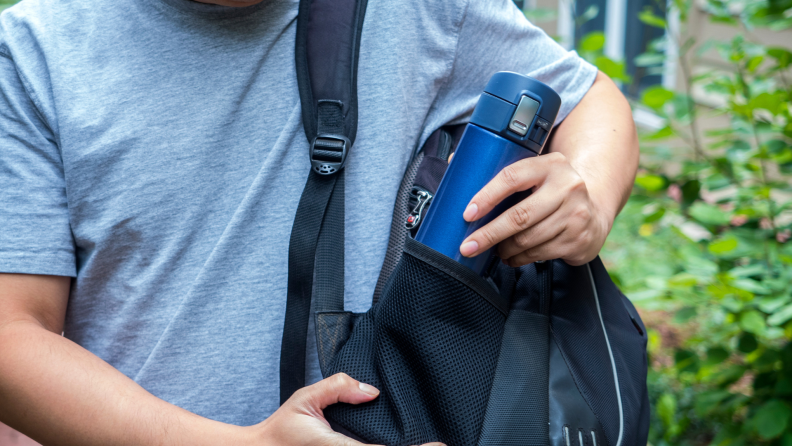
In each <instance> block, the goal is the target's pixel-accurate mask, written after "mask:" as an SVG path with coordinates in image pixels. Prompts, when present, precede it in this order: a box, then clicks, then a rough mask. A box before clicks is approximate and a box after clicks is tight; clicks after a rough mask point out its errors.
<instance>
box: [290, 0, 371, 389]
mask: <svg viewBox="0 0 792 446" xmlns="http://www.w3.org/2000/svg"><path fill="white" fill-rule="evenodd" d="M366 3H367V0H301V1H300V9H299V12H298V17H297V38H296V45H295V65H296V69H297V82H298V86H299V90H300V102H301V106H302V117H303V127H304V129H305V136H306V137H307V138H308V142H309V143H310V149H309V159H310V165H311V169H310V172H309V174H308V180H307V181H306V184H305V188H304V189H303V193H302V196H301V197H300V203H299V205H298V206H297V214H296V216H295V219H294V225H293V226H292V232H291V238H290V240H289V278H288V291H287V299H286V317H285V321H284V329H283V341H282V343H281V363H280V399H281V404H283V402H285V401H286V400H287V399H288V398H289V397H290V396H291V395H292V394H293V393H294V392H296V391H297V390H298V389H300V388H301V387H303V386H305V348H306V340H307V336H308V321H309V318H310V308H311V299H312V294H313V290H314V280H315V281H316V289H317V290H321V292H320V293H317V298H316V300H315V302H314V306H315V307H316V310H317V311H341V310H343V308H344V172H343V168H344V164H345V163H346V160H347V157H348V155H349V151H350V149H351V147H352V144H353V143H354V141H355V134H356V132H357V65H358V54H359V49H360V34H361V31H362V29H363V19H364V17H365V11H366ZM314 273H315V274H314Z"/></svg>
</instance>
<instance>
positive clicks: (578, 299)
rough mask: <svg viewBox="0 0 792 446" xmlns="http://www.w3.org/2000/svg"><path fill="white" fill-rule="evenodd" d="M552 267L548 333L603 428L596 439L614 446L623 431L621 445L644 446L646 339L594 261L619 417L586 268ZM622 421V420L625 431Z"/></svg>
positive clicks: (611, 283)
mask: <svg viewBox="0 0 792 446" xmlns="http://www.w3.org/2000/svg"><path fill="white" fill-rule="evenodd" d="M553 264H554V266H553V282H552V284H553V301H552V312H551V318H550V324H551V329H552V331H553V333H554V334H555V339H556V341H557V343H558V347H559V349H560V351H561V354H562V355H563V357H564V360H565V361H566V363H567V365H568V367H569V371H570V372H571V374H572V377H573V378H574V381H575V384H576V385H577V386H578V389H579V390H580V393H581V395H582V396H583V398H584V399H585V401H586V403H587V404H588V405H589V406H590V407H591V410H592V411H593V412H594V415H595V416H596V417H597V419H598V420H599V423H600V425H601V426H602V430H603V432H602V433H603V437H604V438H598V440H600V441H601V442H602V443H603V444H608V445H611V446H615V445H616V444H617V440H618V439H619V437H620V431H621V434H622V441H621V445H622V446H626V445H633V444H645V442H646V438H647V437H648V421H649V418H648V415H649V413H648V396H647V390H646V367H647V363H646V337H645V335H641V334H639V333H638V331H637V330H636V328H635V327H634V326H633V324H632V320H631V319H630V314H629V313H628V311H627V309H626V308H625V306H624V303H623V302H622V297H621V296H622V295H621V293H620V292H619V290H618V288H616V286H615V285H614V284H613V282H612V281H611V280H610V277H609V276H608V273H607V271H605V268H604V267H603V266H602V262H601V261H600V260H599V258H597V259H595V260H593V261H592V262H591V263H590V265H591V268H592V272H593V274H594V280H595V283H596V286H597V291H598V293H597V294H598V296H599V304H600V309H601V313H602V315H603V322H604V324H605V329H606V330H608V339H609V341H610V342H611V351H612V352H613V356H614V360H615V362H616V368H617V374H618V377H619V382H618V385H619V390H620V395H621V405H622V407H623V413H622V414H620V413H619V401H618V400H617V396H616V392H615V386H616V383H615V382H614V377H613V371H612V368H611V362H610V353H609V351H608V347H607V345H606V342H605V335H604V333H603V331H602V325H601V323H600V321H599V317H598V316H597V315H598V310H597V307H596V303H595V299H594V295H593V291H592V289H591V282H590V279H589V277H588V271H587V266H586V265H583V266H576V267H573V266H569V265H567V264H566V263H564V262H560V261H559V262H553ZM644 333H645V331H644ZM620 416H623V417H624V426H623V429H620V422H619V417H620ZM602 440H604V441H602Z"/></svg>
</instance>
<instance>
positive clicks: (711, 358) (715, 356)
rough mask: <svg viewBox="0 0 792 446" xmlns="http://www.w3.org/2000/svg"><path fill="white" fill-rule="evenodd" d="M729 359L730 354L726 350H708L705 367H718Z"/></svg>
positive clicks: (714, 348)
mask: <svg viewBox="0 0 792 446" xmlns="http://www.w3.org/2000/svg"><path fill="white" fill-rule="evenodd" d="M727 359H729V352H728V351H727V350H726V349H725V348H723V347H721V346H717V347H711V348H709V349H707V360H706V361H705V362H704V365H707V366H713V365H718V364H721V363H722V362H724V361H726V360H727Z"/></svg>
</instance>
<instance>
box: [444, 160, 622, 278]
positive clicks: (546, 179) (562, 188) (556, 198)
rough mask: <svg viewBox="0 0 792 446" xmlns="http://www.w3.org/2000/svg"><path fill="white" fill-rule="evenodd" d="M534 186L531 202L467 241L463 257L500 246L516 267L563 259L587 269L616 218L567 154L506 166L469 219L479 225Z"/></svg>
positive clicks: (507, 260)
mask: <svg viewBox="0 0 792 446" xmlns="http://www.w3.org/2000/svg"><path fill="white" fill-rule="evenodd" d="M532 187H533V188H535V189H534V192H533V194H531V195H530V196H529V197H528V198H526V199H524V200H523V201H521V202H519V203H517V204H516V205H514V206H513V207H512V208H510V209H508V210H507V211H506V212H504V213H503V214H501V215H500V216H498V217H497V218H495V219H494V220H492V221H491V222H490V223H488V224H487V225H485V226H483V227H481V228H479V229H478V230H477V231H476V232H474V233H473V234H471V235H470V236H469V237H467V238H466V239H465V241H464V242H462V245H461V246H460V249H459V251H460V252H461V253H462V255H464V256H466V257H472V256H475V255H478V254H480V253H482V252H484V251H486V250H487V249H489V248H491V247H493V246H495V245H496V244H499V243H500V244H499V246H498V253H499V255H500V257H501V259H503V261H504V263H506V264H507V265H509V266H513V267H516V266H522V265H526V264H528V263H532V262H536V261H538V260H550V259H558V258H560V259H563V260H564V261H566V262H567V263H569V264H570V265H582V264H585V263H587V262H589V261H591V260H592V259H594V257H596V256H597V254H598V253H599V250H600V249H601V248H602V245H603V244H604V243H605V238H606V237H607V236H608V232H610V228H611V226H612V224H613V220H614V218H615V216H616V215H615V212H614V213H609V212H608V211H607V210H605V209H602V207H601V206H598V205H597V203H595V202H594V200H593V199H592V197H591V196H590V194H589V190H588V188H587V187H586V183H585V182H584V181H583V178H582V177H581V176H580V175H579V174H578V173H577V171H575V169H574V168H573V167H572V165H570V163H569V161H568V160H567V158H566V157H565V156H564V155H563V154H561V153H557V152H552V153H549V154H547V155H543V156H538V157H533V158H528V159H524V160H521V161H518V162H516V163H514V164H512V165H510V166H507V167H505V168H504V169H503V170H502V171H501V172H500V173H499V174H498V175H497V176H495V178H493V179H492V180H491V181H490V182H489V183H487V185H486V186H484V187H483V188H482V189H481V190H480V191H479V192H478V193H477V194H476V195H475V196H474V197H473V199H471V200H470V203H469V204H468V207H467V208H466V209H465V213H464V218H465V220H466V221H476V220H478V219H480V218H482V217H483V216H485V215H486V214H487V213H488V212H490V211H491V210H492V209H493V208H494V207H495V206H496V205H497V204H498V203H500V202H501V201H503V200H504V199H506V198H507V197H509V196H511V195H512V194H514V193H516V192H520V191H525V190H528V189H530V188H532ZM611 214H612V215H611Z"/></svg>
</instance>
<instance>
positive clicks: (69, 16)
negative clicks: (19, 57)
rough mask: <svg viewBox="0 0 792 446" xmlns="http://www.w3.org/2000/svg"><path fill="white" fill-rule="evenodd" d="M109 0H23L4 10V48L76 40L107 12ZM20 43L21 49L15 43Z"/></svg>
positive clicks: (0, 24) (0, 32)
mask: <svg viewBox="0 0 792 446" xmlns="http://www.w3.org/2000/svg"><path fill="white" fill-rule="evenodd" d="M106 3H108V2H107V1H105V0H99V1H88V2H86V1H79V0H22V1H20V2H19V3H17V4H15V5H13V6H11V7H10V8H7V9H6V10H4V11H3V12H2V13H0V51H2V50H3V48H5V50H6V52H18V51H31V50H34V51H35V50H39V51H40V50H41V47H42V46H47V45H52V44H55V43H58V42H60V43H67V42H68V41H70V40H71V41H73V40H72V39H74V38H75V37H78V36H79V35H80V34H81V33H83V34H84V33H86V30H87V27H89V26H90V25H91V24H93V23H97V22H100V21H101V17H102V15H103V14H106V8H105V7H106V6H108V5H106ZM17 46H19V48H18V51H15V47H17Z"/></svg>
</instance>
